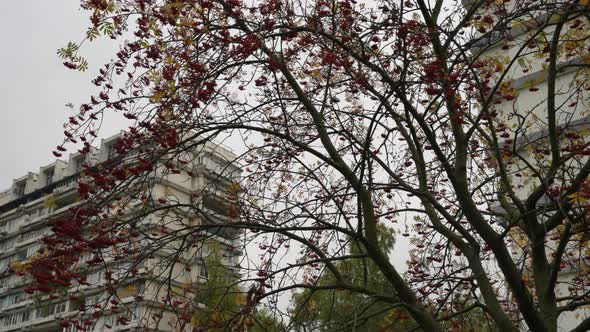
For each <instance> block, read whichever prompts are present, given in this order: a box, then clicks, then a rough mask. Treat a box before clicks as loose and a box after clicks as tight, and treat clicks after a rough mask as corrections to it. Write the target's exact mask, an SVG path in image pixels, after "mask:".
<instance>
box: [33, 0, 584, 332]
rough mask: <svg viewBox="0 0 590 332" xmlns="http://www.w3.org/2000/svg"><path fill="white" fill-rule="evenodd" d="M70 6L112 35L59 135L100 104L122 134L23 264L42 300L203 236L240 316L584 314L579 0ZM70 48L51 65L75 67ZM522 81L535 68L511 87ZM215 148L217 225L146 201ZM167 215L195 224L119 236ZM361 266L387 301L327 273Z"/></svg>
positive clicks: (438, 326) (162, 202)
mask: <svg viewBox="0 0 590 332" xmlns="http://www.w3.org/2000/svg"><path fill="white" fill-rule="evenodd" d="M81 3H82V7H83V8H84V9H87V10H88V11H89V12H90V13H91V19H90V21H91V26H90V28H89V30H88V32H87V37H88V39H93V38H96V37H97V36H99V35H107V36H109V37H111V38H120V39H127V40H125V41H123V42H122V44H121V48H120V50H119V51H118V52H117V54H116V58H115V59H114V60H113V61H112V62H111V63H109V64H107V65H106V66H105V67H104V68H103V69H101V70H100V72H99V75H98V76H97V77H96V79H95V80H94V83H95V84H96V85H97V86H99V87H100V89H101V91H100V93H98V94H97V95H96V96H93V97H91V99H90V102H89V103H87V104H84V105H81V107H80V110H79V111H76V113H75V114H74V115H72V117H71V118H70V119H69V124H67V125H66V130H65V135H66V143H77V142H78V141H81V144H83V147H82V149H81V151H82V152H88V151H89V149H90V144H91V143H92V141H93V139H94V137H96V135H97V130H98V127H99V126H100V117H101V116H102V115H103V114H105V113H107V112H119V113H121V114H122V115H124V116H125V117H126V118H128V119H130V121H131V126H130V127H129V130H128V131H127V133H126V134H124V135H123V137H122V138H121V139H120V141H119V143H118V144H117V145H116V146H115V149H116V152H117V157H116V162H113V163H108V164H106V165H94V166H93V165H89V166H88V167H87V171H86V178H85V179H84V180H83V181H81V182H80V184H79V186H80V190H79V191H80V196H81V197H82V198H83V199H84V200H85V201H84V202H85V204H84V205H83V206H82V207H81V208H80V209H77V210H74V211H72V216H70V217H69V218H65V219H63V220H61V221H60V222H56V224H55V227H54V231H55V232H56V234H57V236H55V237H51V238H47V239H46V243H47V244H48V249H47V254H46V256H45V257H44V258H43V259H39V260H37V261H35V262H33V267H32V268H31V269H30V270H31V271H33V272H32V276H33V277H34V278H35V279H36V282H37V283H38V284H39V285H38V288H39V289H41V287H43V290H49V291H51V289H52V287H55V284H56V283H57V281H58V279H59V280H60V281H61V280H64V279H65V280H67V279H68V278H69V279H75V278H79V277H78V276H77V275H76V274H75V273H72V271H70V267H71V264H70V263H71V261H72V260H75V257H77V256H76V253H77V252H80V251H81V250H85V251H90V252H96V251H97V250H102V249H106V248H109V247H112V246H114V245H115V244H117V245H119V246H125V245H128V246H131V244H132V243H133V242H134V241H137V240H136V239H137V238H140V239H142V241H144V242H142V243H144V244H143V245H144V246H145V247H146V248H156V247H158V246H165V245H167V244H170V243H180V244H187V243H188V244H195V243H197V242H199V241H201V238H199V237H198V236H197V235H198V234H201V232H203V231H205V230H211V229H213V228H220V227H221V228H223V229H227V230H234V231H236V230H238V231H237V232H241V233H239V234H241V237H242V239H243V240H244V249H245V250H244V251H245V253H246V256H245V257H244V266H243V267H242V271H243V276H244V277H243V278H241V280H240V281H241V282H243V283H244V284H247V287H246V289H249V292H248V296H247V298H246V304H245V305H244V309H243V310H242V311H241V312H240V313H239V315H240V316H246V315H249V314H250V313H251V312H252V311H253V310H255V308H256V307H257V306H259V305H261V303H264V304H267V305H268V306H270V307H273V308H274V310H275V311H276V312H279V311H280V310H281V308H280V306H278V305H276V303H277V301H278V299H279V296H280V294H283V293H285V292H286V291H289V290H293V289H309V290H312V291H313V290H316V291H320V290H321V291H331V290H335V291H336V290H338V291H343V292H349V293H350V294H355V297H356V296H357V295H358V296H359V297H360V296H361V295H362V296H363V297H365V298H367V299H371V300H372V301H379V302H380V303H384V305H385V304H388V305H390V306H396V307H400V308H403V310H405V311H407V312H408V313H409V315H410V316H411V317H412V319H413V321H415V323H416V324H417V325H419V326H420V328H422V330H425V331H441V330H443V329H445V326H447V325H445V324H451V325H452V326H453V328H455V329H456V330H461V329H464V326H463V325H462V324H463V320H462V316H464V315H465V314H466V313H469V312H472V310H483V312H485V317H486V319H490V320H492V321H493V322H494V325H495V326H496V327H497V328H498V330H501V331H516V330H518V329H519V328H520V327H521V326H526V328H528V329H530V330H533V331H556V330H557V325H558V318H559V317H560V316H562V315H565V314H566V313H567V312H568V311H570V310H576V309H578V308H583V306H585V305H587V304H588V303H589V300H590V298H589V294H590V289H589V288H588V283H587V275H588V274H587V273H588V272H587V261H586V259H587V255H588V252H587V250H588V249H587V248H588V234H589V226H588V222H587V219H586V215H587V211H588V206H589V203H588V200H587V198H588V197H590V191H589V188H590V186H588V181H587V177H588V172H589V170H590V164H589V163H590V161H588V158H587V155H588V143H587V135H585V134H584V131H583V130H584V129H585V128H586V126H587V123H586V121H585V120H584V119H586V113H587V109H588V108H587V103H588V98H587V92H586V91H587V90H588V88H589V83H588V82H589V80H588V73H589V71H588V65H587V63H588V62H587V61H586V60H587V52H588V31H590V29H588V27H589V22H588V14H587V13H588V4H587V2H586V1H554V0H551V1H549V0H547V1H545V0H537V1H509V0H502V1H489V0H474V1H468V2H465V5H466V7H465V6H464V2H462V1H443V0H437V1H435V0H432V1H426V0H408V1H376V2H370V3H369V2H367V3H364V2H360V1H353V0H339V1H324V0H318V1H306V2H300V1H276V0H263V1H254V2H247V1H239V0H227V1H225V0H194V1H193V0H159V1H146V0H84V1H82V2H81ZM79 52H80V50H79V46H78V44H70V45H69V46H68V47H66V48H64V49H63V50H61V51H60V55H61V56H62V57H63V58H64V59H65V63H64V64H65V65H66V66H67V67H69V68H73V69H83V68H84V67H85V62H84V61H83V58H81V57H80V55H79V54H78V53H79ZM522 72H524V73H529V72H530V73H531V75H532V74H535V75H533V76H524V78H523V79H520V80H513V79H512V78H513V77H520V76H518V75H521V74H522ZM566 74H567V75H566ZM521 76H522V75H521ZM527 89H528V90H529V92H535V93H536V94H535V95H532V96H533V97H531V95H530V94H526V96H527V97H526V98H525V97H524V96H525V94H523V92H525V91H527ZM521 94H522V96H521ZM213 139H217V140H218V141H228V142H235V144H234V147H235V148H236V150H237V151H239V154H238V155H237V156H236V157H235V159H234V160H231V162H233V164H234V165H240V168H241V170H242V173H241V175H240V176H237V174H236V173H237V170H236V169H235V168H232V167H231V163H225V164H223V165H218V174H221V175H222V177H226V178H233V179H234V181H235V182H236V184H235V186H234V185H233V184H229V183H224V182H223V181H221V182H219V181H218V182H217V183H213V182H212V183H211V184H210V185H211V187H215V190H217V191H220V190H224V189H223V188H230V189H231V188H234V187H236V188H237V187H239V188H241V192H239V193H238V192H237V191H235V190H229V189H228V192H229V193H230V194H231V195H230V196H232V197H231V199H232V201H233V203H232V204H230V208H228V211H227V217H228V221H229V222H224V223H219V222H214V220H211V217H210V216H208V214H207V213H205V211H204V210H203V209H202V202H203V200H204V199H206V197H208V195H210V192H211V191H206V192H194V193H191V195H190V197H185V196H183V197H177V198H176V199H169V198H166V197H162V196H161V195H160V194H159V193H157V192H146V190H145V188H146V187H145V186H143V185H142V184H143V183H146V181H149V179H150V174H153V172H163V173H164V174H169V176H187V175H191V174H194V172H195V170H196V169H198V168H199V162H200V161H199V157H198V156H199V153H198V152H199V150H200V149H201V148H202V147H204V146H205V145H206V144H205V143H206V142H210V141H211V140H213ZM64 149H65V148H64V147H63V146H61V145H60V146H59V147H58V151H55V154H56V156H59V155H60V154H61V152H60V151H61V150H64ZM220 188H221V189H220ZM137 199H139V201H140V202H141V204H140V206H141V208H140V209H139V208H137V205H130V204H126V203H127V202H130V201H133V202H136V201H137ZM113 202H117V203H116V204H114V203H113ZM132 206H134V207H133V209H132ZM238 208H239V213H237V212H238ZM174 211H185V212H186V213H189V212H190V214H192V215H196V216H198V220H200V222H196V223H192V224H185V226H184V227H182V228H181V229H177V230H175V231H174V232H169V233H166V234H159V235H158V236H157V237H154V236H151V235H150V234H144V235H142V236H138V237H136V238H133V237H131V234H134V232H133V231H132V230H133V229H134V227H135V226H137V225H139V224H141V222H142V220H144V217H145V216H147V215H151V216H153V215H155V216H158V217H159V218H160V220H161V222H162V223H166V222H167V220H169V219H170V218H171V217H170V215H171V214H172V215H174V213H177V212H174ZM388 228H392V229H396V230H399V231H400V232H402V234H401V235H402V236H409V237H413V238H414V240H413V246H414V247H415V248H414V250H413V251H412V252H413V254H412V257H411V260H410V262H409V263H410V264H409V270H408V273H407V274H406V275H403V274H402V273H401V272H400V267H399V266H395V265H394V264H392V262H391V260H390V256H389V248H383V247H382V246H380V243H379V241H378V239H379V233H380V230H382V229H388ZM350 243H355V244H358V245H359V249H358V252H355V253H351V252H349V250H348V248H350ZM255 246H258V250H253V249H252V248H253V247H255ZM184 250H185V248H184V247H183V246H182V245H180V246H179V247H177V251H178V252H182V251H184ZM286 253H290V254H289V255H287V254H286ZM291 254H292V255H291ZM127 257H129V258H130V259H133V260H134V261H141V260H143V259H145V251H136V250H133V249H132V248H127ZM174 257H175V256H174V255H172V256H170V259H171V260H172V261H174ZM359 259H364V260H366V261H370V262H371V265H370V266H373V267H374V268H375V271H378V272H379V274H380V276H375V280H383V281H384V282H386V283H387V285H386V286H387V287H385V285H384V287H381V288H378V289H375V288H373V287H372V285H368V284H367V285H364V284H358V283H356V281H355V279H354V278H355V277H356V275H355V274H352V275H350V274H347V273H346V268H347V266H354V262H355V261H357V260H359ZM367 266H369V265H367ZM565 269H567V271H569V273H570V275H569V279H567V280H563V279H561V278H560V277H559V276H560V270H562V271H564V270H565ZM39 271H42V272H43V273H42V274H40V273H39ZM322 275H326V276H327V275H331V277H329V278H328V277H326V278H324V279H322V278H321V276H322ZM320 280H322V282H320ZM115 281H116V279H115V278H113V282H115ZM328 281H330V284H328ZM176 296H179V297H181V296H188V295H183V294H177V295H176ZM513 303H514V305H513ZM291 312H297V311H296V310H295V311H293V310H292V311H291ZM580 312H581V311H580ZM284 314H285V315H287V316H288V313H284ZM482 315H483V314H482ZM236 319H237V318H236ZM579 319H580V323H579V325H578V326H577V328H575V329H574V330H575V331H583V330H587V329H588V327H589V326H590V318H588V317H580V318H579ZM443 322H444V323H443Z"/></svg>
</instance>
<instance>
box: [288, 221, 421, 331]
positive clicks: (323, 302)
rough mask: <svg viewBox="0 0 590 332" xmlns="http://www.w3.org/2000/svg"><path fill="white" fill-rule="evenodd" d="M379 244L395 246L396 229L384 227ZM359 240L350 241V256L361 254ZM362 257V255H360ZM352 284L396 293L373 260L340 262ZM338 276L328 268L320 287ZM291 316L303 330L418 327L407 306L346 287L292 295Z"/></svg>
mask: <svg viewBox="0 0 590 332" xmlns="http://www.w3.org/2000/svg"><path fill="white" fill-rule="evenodd" d="M380 228H381V229H380V232H379V236H378V242H379V246H380V247H381V248H383V249H385V250H387V248H389V250H392V249H393V245H394V234H393V229H387V228H385V227H384V226H380ZM359 246H360V244H359V243H355V242H354V241H352V242H350V243H349V248H348V252H349V253H350V255H359V254H360V251H359V249H358V248H359ZM359 256H362V255H359ZM336 265H337V267H338V268H339V269H340V270H341V271H342V272H343V273H344V274H346V275H347V276H349V278H350V280H351V283H352V284H354V285H357V286H363V287H367V288H369V289H371V290H373V291H375V292H381V293H395V291H394V290H393V289H391V288H389V287H390V286H389V285H388V283H387V281H386V280H385V279H384V278H383V276H382V275H381V274H380V273H379V272H378V269H377V267H376V266H375V265H374V264H373V263H372V262H370V261H368V260H366V259H363V258H359V259H352V258H351V259H350V260H346V261H343V262H338V263H336ZM335 283H336V280H335V279H334V276H333V275H332V274H330V273H329V272H328V271H326V272H325V273H324V274H322V275H321V276H320V278H319V280H318V281H317V284H318V285H319V286H326V285H328V286H329V285H333V284H335ZM291 319H292V321H293V326H294V327H295V329H296V330H300V331H405V330H408V329H409V328H410V327H413V326H415V324H414V323H413V322H411V320H410V317H409V315H408V313H407V312H405V311H404V310H403V308H400V307H396V306H395V305H391V304H389V303H383V302H380V301H378V300H375V299H372V298H371V297H369V296H366V295H364V294H359V293H355V292H350V291H346V290H339V289H331V290H314V289H306V290H304V291H302V292H299V293H296V294H294V295H293V296H292V298H291Z"/></svg>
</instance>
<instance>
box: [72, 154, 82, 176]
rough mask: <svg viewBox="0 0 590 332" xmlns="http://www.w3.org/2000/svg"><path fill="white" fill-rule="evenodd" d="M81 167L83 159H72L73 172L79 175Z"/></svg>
mask: <svg viewBox="0 0 590 332" xmlns="http://www.w3.org/2000/svg"><path fill="white" fill-rule="evenodd" d="M82 165H84V158H83V157H79V158H76V159H74V172H76V173H80V172H81V171H82Z"/></svg>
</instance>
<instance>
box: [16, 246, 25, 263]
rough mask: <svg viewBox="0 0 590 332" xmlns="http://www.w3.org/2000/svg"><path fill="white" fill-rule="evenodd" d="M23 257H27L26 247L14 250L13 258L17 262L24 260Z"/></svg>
mask: <svg viewBox="0 0 590 332" xmlns="http://www.w3.org/2000/svg"><path fill="white" fill-rule="evenodd" d="M25 259H27V250H26V249H23V250H19V251H17V252H16V257H15V260H16V261H17V262H20V261H24V260H25Z"/></svg>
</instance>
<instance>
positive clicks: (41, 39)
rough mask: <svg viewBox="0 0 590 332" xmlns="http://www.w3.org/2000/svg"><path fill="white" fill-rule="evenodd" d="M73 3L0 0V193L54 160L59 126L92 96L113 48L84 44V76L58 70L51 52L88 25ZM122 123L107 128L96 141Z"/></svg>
mask: <svg viewBox="0 0 590 332" xmlns="http://www.w3.org/2000/svg"><path fill="white" fill-rule="evenodd" d="M79 3H80V1H79V0H18V1H13V0H0V45H1V46H0V75H1V76H0V100H1V101H2V102H1V103H0V115H1V117H0V142H1V143H0V156H2V157H1V159H2V162H0V191H1V190H3V189H5V188H7V187H9V186H10V185H11V183H12V179H13V178H16V177H20V176H22V175H24V174H26V173H27V172H28V171H33V172H37V171H38V170H39V167H40V166H43V165H47V164H49V163H51V162H53V161H54V160H55V157H53V155H52V154H51V151H52V149H54V148H55V146H56V145H57V144H59V143H61V140H62V138H63V127H62V124H63V122H64V121H65V120H66V119H67V118H68V116H69V114H70V113H71V111H70V110H68V109H67V108H66V107H65V106H64V105H65V104H66V103H67V102H73V103H74V104H75V105H79V104H80V103H81V102H84V101H86V100H88V98H89V96H90V95H91V94H92V93H93V92H94V91H95V90H94V89H93V88H94V85H92V83H90V80H91V79H92V78H93V77H94V76H96V73H97V70H98V67H100V66H101V65H103V64H104V63H105V62H107V61H108V60H109V59H110V57H111V55H112V54H114V53H113V51H114V50H115V48H116V44H114V43H112V42H111V41H110V40H108V39H101V40H99V41H98V42H93V43H88V44H86V45H85V46H84V47H83V49H82V52H81V54H82V55H83V56H85V57H86V58H87V59H88V60H89V62H90V69H89V70H88V71H86V72H85V73H80V72H77V71H72V70H69V69H67V68H65V67H64V66H63V65H62V61H60V59H59V58H58V56H57V54H56V51H57V49H58V48H60V47H63V46H65V44H66V43H67V42H68V41H76V42H78V41H81V40H82V39H83V37H84V32H85V30H86V27H87V26H88V19H87V15H86V12H84V11H82V10H80V9H79ZM123 125H124V124H117V123H113V122H111V123H107V124H106V125H105V126H104V131H103V133H102V135H101V136H102V137H106V136H108V135H110V134H112V133H114V132H116V131H117V130H118V129H119V128H117V127H121V126H123Z"/></svg>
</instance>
